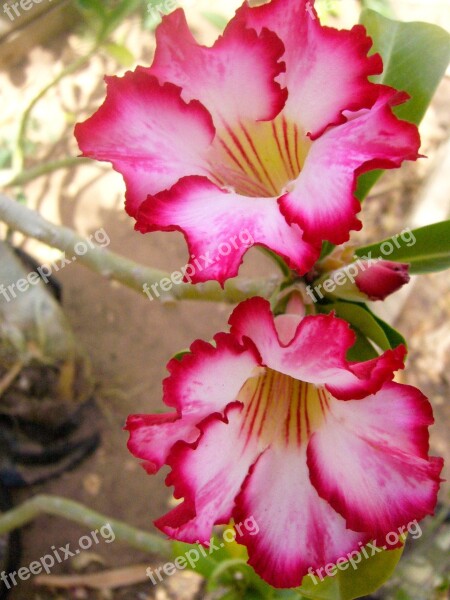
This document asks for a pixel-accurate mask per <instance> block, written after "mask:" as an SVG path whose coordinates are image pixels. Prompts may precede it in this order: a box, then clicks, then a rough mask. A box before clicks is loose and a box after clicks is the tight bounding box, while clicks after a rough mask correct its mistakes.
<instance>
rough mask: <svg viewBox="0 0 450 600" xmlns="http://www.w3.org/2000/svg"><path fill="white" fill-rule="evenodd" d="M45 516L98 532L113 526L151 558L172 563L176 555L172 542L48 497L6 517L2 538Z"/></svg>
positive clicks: (25, 504)
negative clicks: (53, 516)
mask: <svg viewBox="0 0 450 600" xmlns="http://www.w3.org/2000/svg"><path fill="white" fill-rule="evenodd" d="M42 513H44V514H47V515H55V516H58V517H64V518H66V519H69V520H70V521H75V523H79V524H81V525H87V526H88V527H92V528H94V529H100V527H103V526H104V525H106V524H108V523H109V524H110V525H111V529H112V530H113V532H114V534H115V537H116V539H118V540H120V541H122V542H126V543H127V544H129V545H130V546H132V547H133V548H136V549H137V550H141V551H143V552H148V553H151V554H158V555H159V556H161V557H163V558H169V559H170V558H171V557H172V555H173V549H172V542H170V541H169V540H165V539H163V538H162V537H159V536H158V535H155V534H153V533H149V532H144V531H140V530H139V529H136V528H135V527H132V526H131V525H127V524H126V523H124V522H123V521H118V520H117V519H110V518H109V517H106V516H105V515H102V514H100V513H98V512H96V511H94V510H91V509H90V508H87V507H86V506H83V505H82V504H79V503H78V502H74V501H73V500H68V499H67V498H60V497H58V496H49V495H44V494H39V495H37V496H35V497H34V498H31V499H30V500H26V501H25V502H23V503H22V504H21V505H20V506H17V507H16V508H13V509H12V510H9V511H8V512H6V513H4V514H2V515H1V516H0V535H2V534H5V533H7V532H9V531H12V530H13V529H17V528H18V527H22V526H23V525H25V524H26V523H29V522H30V521H32V520H34V519H35V518H36V517H38V516H39V515H40V514H42Z"/></svg>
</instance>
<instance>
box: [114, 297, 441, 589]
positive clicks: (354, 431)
mask: <svg viewBox="0 0 450 600" xmlns="http://www.w3.org/2000/svg"><path fill="white" fill-rule="evenodd" d="M230 324H231V331H230V333H219V334H217V335H216V336H215V338H214V344H209V343H206V342H203V341H196V342H194V344H193V345H192V346H191V352H190V353H188V354H186V355H184V357H183V358H182V359H181V360H180V361H178V360H175V359H173V360H172V361H171V362H170V363H169V365H168V369H169V371H170V376H169V377H168V378H167V379H166V380H165V381H164V401H165V403H166V404H167V405H168V406H170V407H172V408H173V409H174V410H173V412H171V413H168V414H164V415H133V416H130V417H129V418H128V421H127V425H126V429H128V431H129V432H130V439H129V443H128V447H129V449H130V451H131V452H132V453H133V454H135V455H136V456H137V457H139V458H141V459H143V461H144V466H145V467H146V469H147V471H148V472H149V473H154V472H156V471H157V470H158V469H159V468H160V467H162V466H163V465H169V466H170V467H171V473H170V474H169V476H168V478H167V484H168V485H173V486H174V488H175V491H174V495H175V497H176V498H182V499H183V501H182V502H181V503H180V504H179V505H178V506H177V507H176V508H174V509H173V510H171V511H170V512H169V513H168V514H166V515H165V516H163V517H162V518H160V519H158V520H157V521H156V525H157V526H158V527H159V528H160V529H161V530H162V531H164V532H165V533H166V534H167V535H168V536H169V537H171V538H175V539H178V540H182V541H185V542H189V543H195V542H197V541H198V540H199V541H200V542H202V543H207V542H208V541H209V540H210V536H211V529H212V527H213V526H214V525H218V524H227V523H229V522H230V520H231V519H234V520H235V522H242V521H243V520H244V519H246V518H250V517H253V519H254V520H255V521H256V523H257V524H258V527H259V533H258V534H257V535H250V534H249V533H247V532H245V531H242V532H237V541H238V542H239V543H241V544H244V545H245V546H246V547H247V549H248V553H249V564H251V565H252V566H253V567H254V569H255V570H256V572H257V573H258V574H259V575H260V576H261V577H263V578H264V579H265V580H266V581H267V582H269V583H270V584H272V585H273V586H276V587H294V586H298V585H300V584H301V581H302V578H303V576H304V575H305V574H306V573H307V572H308V569H309V568H312V569H314V570H316V569H318V568H320V567H323V566H324V565H326V564H328V563H335V562H336V560H337V559H338V558H339V557H341V556H345V555H346V554H347V553H349V552H351V551H353V550H358V549H359V548H360V544H361V543H362V544H365V543H368V542H369V541H371V540H373V539H378V540H381V539H383V538H384V537H385V536H386V534H387V533H389V532H391V531H397V530H398V528H399V527H401V526H404V525H406V524H408V523H409V522H410V521H412V520H414V519H421V518H423V517H424V516H425V515H428V514H432V513H433V510H434V506H435V503H436V495H437V490H438V487H439V481H440V479H439V474H440V471H441V468H442V460H441V459H440V458H433V457H431V458H430V457H429V456H428V426H429V425H430V424H431V423H432V422H433V417H432V411H431V407H430V404H429V402H428V400H427V399H426V398H425V396H423V394H421V392H420V391H419V390H417V389H415V388H413V387H411V386H407V385H401V384H398V383H393V382H392V378H393V373H394V371H395V370H397V369H399V368H402V367H403V358H404V354H405V349H404V348H403V347H398V348H396V349H394V350H389V351H387V352H385V353H384V354H383V355H381V356H379V357H378V358H376V359H373V360H370V361H367V362H362V363H354V362H349V361H347V360H346V353H347V351H348V349H349V348H350V347H351V346H352V345H353V343H354V341H355V336H354V334H353V332H352V331H351V329H350V327H349V326H348V324H347V323H345V321H342V320H341V319H338V318H336V317H335V316H333V315H331V316H330V315H328V316H325V315H317V316H306V317H303V318H302V316H300V315H298V314H286V315H281V316H278V317H276V318H275V319H274V317H273V315H272V313H271V311H270V305H269V303H268V302H267V301H266V300H263V299H262V298H252V299H251V300H248V301H246V302H244V303H242V304H240V305H239V306H238V307H237V308H236V309H235V311H234V312H233V314H232V316H231V318H230Z"/></svg>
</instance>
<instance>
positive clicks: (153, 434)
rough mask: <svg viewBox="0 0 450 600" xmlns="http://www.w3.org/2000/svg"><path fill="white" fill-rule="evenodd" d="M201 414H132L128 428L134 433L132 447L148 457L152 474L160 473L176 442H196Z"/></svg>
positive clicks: (129, 446) (132, 450) (147, 462)
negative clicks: (181, 416) (182, 416)
mask: <svg viewBox="0 0 450 600" xmlns="http://www.w3.org/2000/svg"><path fill="white" fill-rule="evenodd" d="M199 420H201V419H200V418H199V415H195V414H192V415H188V416H186V417H184V418H182V419H181V418H180V415H179V414H178V413H169V414H162V415H130V416H129V417H128V419H127V422H126V425H125V428H124V429H126V430H127V431H129V432H130V437H129V439H128V444H127V446H128V450H129V451H130V452H131V453H132V454H134V456H136V457H137V458H140V459H142V460H144V461H145V462H144V464H143V466H144V467H145V470H146V471H147V473H149V474H153V473H156V472H157V471H158V470H159V469H160V468H161V467H162V466H163V465H164V464H165V462H166V460H167V456H168V454H169V452H170V451H171V449H172V447H173V446H174V444H176V443H177V442H178V441H180V440H185V441H186V442H195V440H196V439H197V438H198V437H199V435H200V431H199V429H198V428H197V427H196V425H197V424H198V423H199Z"/></svg>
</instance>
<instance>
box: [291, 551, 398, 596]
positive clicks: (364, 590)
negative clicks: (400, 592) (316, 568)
mask: <svg viewBox="0 0 450 600" xmlns="http://www.w3.org/2000/svg"><path fill="white" fill-rule="evenodd" d="M403 548H404V546H402V547H401V548H398V549H396V550H383V551H382V552H379V553H377V554H375V556H371V551H370V550H368V551H367V553H368V558H366V557H365V556H364V555H363V554H362V553H361V554H360V557H361V562H359V563H356V558H355V568H353V565H352V564H351V563H349V562H348V563H344V564H342V565H341V568H343V567H345V565H348V568H346V570H344V571H342V570H337V573H336V575H335V576H334V577H324V578H323V581H321V580H320V577H319V576H318V575H317V574H316V575H314V580H313V578H312V576H311V575H307V576H306V577H305V578H304V579H303V585H302V586H301V587H300V588H298V591H299V592H301V594H303V596H304V597H305V598H308V599H309V600H354V599H355V598H362V597H363V596H366V595H369V594H371V593H373V592H375V591H376V590H377V589H379V588H380V587H381V586H382V585H383V583H384V582H385V581H387V580H388V579H389V578H390V577H391V576H392V574H393V572H394V570H395V567H396V566H397V563H398V561H399V560H400V558H401V555H402V553H403ZM323 575H325V573H323Z"/></svg>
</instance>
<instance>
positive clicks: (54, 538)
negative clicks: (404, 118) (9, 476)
mask: <svg viewBox="0 0 450 600" xmlns="http://www.w3.org/2000/svg"><path fill="white" fill-rule="evenodd" d="M237 4H238V3H237V2H221V3H216V4H215V7H214V8H215V10H216V9H217V12H221V13H228V15H230V14H231V13H232V12H233V5H234V6H237ZM204 6H206V8H210V4H208V3H207V2H205V3H204ZM345 7H346V9H348V7H349V4H345ZM188 8H189V7H188ZM344 12H345V11H344ZM348 12H349V13H350V12H351V10H348ZM429 16H430V18H431V14H430V15H429ZM189 17H190V20H191V23H192V24H193V26H194V27H195V29H196V30H197V32H198V33H199V34H201V38H202V39H203V41H205V42H211V41H212V39H213V37H214V35H215V33H216V32H215V30H214V28H213V26H212V25H210V24H209V23H208V22H207V21H206V20H205V19H204V18H202V17H201V16H199V10H198V5H197V8H196V10H194V9H193V8H192V9H191V10H190V12H189ZM347 18H349V17H347ZM118 37H119V38H121V40H122V41H123V42H125V43H126V44H127V46H128V47H129V48H130V49H131V50H132V52H133V53H134V54H135V56H136V57H140V61H139V62H141V63H144V64H146V63H148V62H150V59H151V54H152V49H153V39H152V36H151V34H150V33H146V34H143V33H142V31H141V28H140V26H139V22H137V21H136V20H134V21H131V22H129V23H127V24H126V25H124V26H123V27H122V28H121V30H120V31H119V33H118ZM87 44H88V40H86V39H83V40H80V38H79V37H78V36H76V35H72V34H71V35H70V36H64V37H61V38H60V39H55V40H52V41H51V43H50V44H49V46H48V47H47V48H36V49H35V50H34V51H33V52H32V53H31V55H30V56H29V58H28V60H27V61H26V62H25V63H23V64H22V65H19V66H17V67H16V68H15V69H14V71H12V72H9V73H3V74H1V76H0V77H1V78H0V89H1V93H2V95H3V96H4V98H3V100H4V101H3V102H2V105H3V106H4V107H5V108H4V112H3V114H2V118H1V121H2V131H3V132H4V133H5V132H6V133H8V132H9V131H10V129H12V127H13V125H14V123H15V121H16V118H17V113H18V111H19V110H20V109H21V107H23V106H25V105H26V103H27V102H28V101H29V99H30V97H32V95H33V93H35V91H36V89H39V87H40V86H41V85H42V83H43V82H44V81H47V79H48V78H49V77H51V74H55V73H57V72H58V70H59V69H60V68H61V66H62V65H64V64H67V63H68V62H69V61H70V60H71V58H73V56H74V55H75V54H76V53H78V52H79V51H80V49H82V48H84V47H86V46H87ZM120 72H123V69H120V68H118V67H117V64H116V63H115V62H114V61H113V60H112V59H111V58H108V57H107V56H105V55H104V54H102V55H101V56H97V57H95V58H94V59H93V60H92V61H91V63H90V64H89V66H88V67H87V68H85V69H83V70H82V71H81V72H80V73H77V74H76V75H75V76H72V77H70V78H69V79H67V80H65V82H64V83H63V84H62V85H60V86H58V88H57V89H56V90H55V91H54V92H51V93H50V94H49V95H48V97H47V98H46V99H45V100H44V101H42V102H41V103H40V104H39V105H38V107H37V109H36V113H35V121H36V124H37V125H36V129H35V131H34V132H33V137H34V138H35V141H36V143H37V144H38V146H37V151H36V152H37V154H36V159H37V160H39V159H40V158H42V157H43V156H44V155H48V156H51V157H55V158H56V157H61V156H65V155H67V154H69V155H74V154H76V153H77V149H76V146H75V144H74V141H73V139H72V136H71V129H72V125H73V122H74V121H75V120H79V119H80V118H82V117H83V115H87V114H90V113H91V112H92V110H93V109H94V108H95V107H96V106H97V105H98V103H99V99H101V98H102V96H103V83H102V81H101V80H102V77H103V74H104V73H120ZM449 93H450V81H449V79H448V78H447V79H446V80H445V81H444V82H443V83H442V85H441V87H440V89H439V93H438V95H437V98H436V100H435V101H434V103H433V109H432V111H431V112H430V114H429V115H428V116H427V121H426V127H425V129H424V131H423V134H424V142H425V144H427V153H428V155H429V156H430V159H429V161H428V163H427V164H424V163H425V161H422V162H421V164H419V165H408V166H407V168H406V169H405V170H402V171H401V172H398V173H395V174H389V175H388V176H386V177H385V178H383V180H382V181H381V182H380V184H379V185H378V187H377V188H376V190H374V198H373V199H372V200H370V201H368V202H367V204H366V205H365V207H364V212H363V215H364V217H363V219H364V220H365V223H366V224H367V226H366V229H365V231H364V236H365V239H367V241H370V240H375V239H377V238H380V236H383V237H387V236H388V235H389V234H390V233H391V232H392V233H396V232H398V231H400V230H402V229H403V228H404V227H405V226H406V225H407V223H408V216H409V215H410V214H411V213H412V210H413V208H414V206H415V201H416V198H417V197H418V195H419V191H420V189H421V186H422V185H423V182H424V181H425V180H426V177H427V175H428V173H429V165H430V164H431V162H432V158H433V156H434V155H435V153H436V151H437V148H438V147H439V145H440V144H441V143H442V142H443V141H444V140H445V139H447V138H448V136H449V135H450V112H449V106H448V97H449ZM5 99H6V100H5ZM61 140H62V141H61ZM123 191H124V187H123V183H122V180H121V177H120V176H119V175H117V174H116V173H113V172H110V171H109V169H107V170H105V169H100V168H98V166H96V165H93V166H88V167H83V168H81V169H78V170H71V171H66V172H58V173H56V174H54V175H52V176H50V177H45V178H41V179H39V180H37V181H35V182H34V183H33V184H30V185H29V186H27V187H26V189H25V192H26V196H27V200H28V202H29V205H30V206H33V207H36V208H39V209H40V210H41V212H42V214H44V216H46V217H47V218H49V219H50V220H52V221H54V222H60V223H63V224H64V225H67V226H70V227H73V228H75V229H76V230H77V231H79V232H80V233H81V234H82V235H86V236H87V235H89V234H91V233H94V232H95V231H96V230H97V229H99V228H100V227H103V228H104V229H105V231H106V232H107V234H108V236H109V238H110V241H111V243H110V246H109V247H110V249H111V250H113V251H115V252H119V253H121V254H123V255H124V256H126V257H128V258H131V259H133V260H135V261H137V262H139V263H144V264H148V265H152V266H157V267H158V268H161V269H166V270H168V271H173V270H178V269H179V268H180V267H181V266H182V265H183V264H185V261H186V250H185V244H184V241H183V239H182V237H181V236H180V235H178V234H152V235H146V236H142V235H140V234H138V233H136V232H134V231H133V222H132V220H131V219H130V218H128V217H127V216H126V215H125V213H124V211H123V209H122V202H123ZM394 201H395V202H396V203H394ZM25 247H26V248H27V249H28V250H30V251H32V252H33V253H34V254H35V255H36V256H38V257H39V260H41V261H43V262H46V261H48V260H51V259H52V258H54V257H55V256H57V254H55V253H54V252H53V251H51V252H49V251H48V249H46V248H44V247H43V246H41V245H40V244H37V243H34V242H32V243H30V242H28V243H27V244H25ZM271 270H272V265H271V264H269V263H268V262H267V261H266V260H265V259H264V258H263V257H262V256H261V255H260V254H259V253H258V252H256V251H251V252H250V253H249V255H248V257H247V259H246V261H245V265H244V272H246V273H251V274H264V273H267V272H271ZM59 278H60V281H61V283H62V285H63V292H64V307H65V310H66V313H67V316H68V318H69V320H70V322H71V324H72V326H73V329H74V331H75V333H76V335H77V336H78V339H79V340H80V343H81V344H82V345H83V346H84V347H85V348H86V350H87V352H88V353H89V356H90V357H91V359H92V363H93V370H94V373H95V377H96V379H97V382H98V385H97V391H96V399H97V401H98V404H99V406H100V408H101V412H102V418H101V420H100V423H99V426H100V428H101V430H102V432H103V443H102V446H101V448H100V449H99V450H98V451H97V452H96V453H95V455H94V456H92V457H91V458H89V459H88V460H87V461H86V462H85V463H84V464H83V465H81V466H80V467H78V468H77V469H76V470H75V471H73V472H71V473H66V474H65V475H63V476H62V477H60V478H59V479H58V480H55V481H52V482H51V483H48V484H46V485H45V486H36V487H35V488H34V489H32V490H26V491H22V492H20V493H17V495H16V500H17V501H20V500H21V499H24V498H26V497H28V496H30V495H33V494H36V493H39V492H45V493H51V494H58V495H63V496H66V497H68V498H73V499H76V500H78V501H80V502H82V503H84V504H86V505H87V506H89V507H91V508H93V509H95V510H98V511H100V512H102V513H104V514H105V515H109V516H113V517H115V518H118V519H123V520H126V521H127V522H128V523H130V524H132V525H135V526H137V527H142V528H145V529H149V530H151V529H152V527H153V526H152V520H153V519H155V518H156V517H158V516H160V515H161V514H162V513H164V512H166V511H167V509H168V507H169V506H170V491H169V490H168V489H167V488H165V486H164V477H165V473H164V472H163V473H161V474H158V475H157V476H153V477H149V476H146V475H145V473H144V472H143V471H142V470H141V468H140V467H139V465H138V462H137V461H136V460H135V459H134V458H132V457H131V456H130V454H129V453H128V451H127V449H126V439H127V435H126V434H125V432H123V431H122V426H123V424H124V421H125V419H126V417H127V415H128V414H130V413H137V412H154V411H158V410H161V408H162V405H161V380H162V379H163V377H164V376H165V364H166V362H167V361H168V360H169V358H170V357H171V356H172V355H173V354H174V353H175V352H176V351H178V350H179V349H181V348H185V347H187V346H189V344H190V343H191V342H192V341H193V340H194V339H196V338H203V339H210V338H211V337H212V336H213V334H214V333H216V332H217V331H220V330H223V329H225V328H226V323H227V319H228V316H229V312H230V307H228V306H224V305H212V304H207V303H199V302H186V303H184V304H178V305H176V306H175V305H164V306H163V305H161V304H159V303H157V302H156V301H153V302H150V301H149V300H148V299H147V297H146V296H144V295H143V294H142V295H139V294H137V293H136V292H133V291H130V290H128V289H125V288H123V287H120V286H118V285H116V284H111V283H109V282H108V281H105V280H103V279H101V278H100V277H99V276H97V275H95V274H93V273H91V272H90V271H88V270H87V269H85V268H83V267H82V266H81V265H79V264H72V265H70V266H67V268H66V269H65V270H63V271H61V272H60V276H59ZM449 312H450V282H449V278H448V276H445V275H444V276H442V275H433V276H429V277H427V278H426V279H424V280H423V282H422V284H421V285H420V286H418V287H416V288H415V289H414V293H413V294H412V295H411V296H410V298H409V300H408V303H407V304H406V306H405V307H404V309H403V311H402V314H401V316H400V318H399V319H398V323H397V325H398V327H399V329H400V330H401V331H402V332H403V333H404V334H405V335H407V337H408V338H409V340H410V359H409V365H408V370H407V373H406V375H405V381H408V382H410V383H413V384H417V385H420V386H421V387H422V389H423V390H424V391H425V392H426V393H427V394H428V395H429V397H430V398H431V400H432V402H433V405H434V407H435V411H436V415H437V417H438V421H439V422H438V425H437V426H436V427H435V428H434V430H433V433H432V440H431V445H432V449H433V451H434V452H436V453H439V454H443V453H444V454H446V455H447V456H450V449H449V446H448V441H447V436H446V431H447V429H446V428H447V427H448V423H449V422H450V413H449V408H448V402H447V405H445V401H447V400H448V389H449V378H448V377H449V376H448V373H449V372H450V370H449V367H450V365H449V355H450V353H449V346H450V329H449V325H448V313H449ZM87 533H89V532H88V531H87V530H86V529H85V528H82V527H80V526H77V525H75V524H72V523H69V522H67V521H64V520H62V519H58V518H52V517H46V516H42V517H40V518H39V519H38V520H36V521H35V522H34V523H33V524H31V525H30V526H28V527H26V528H25V530H24V554H23V558H22V565H28V564H29V563H30V562H31V561H33V560H36V558H37V557H40V556H42V555H44V554H46V553H47V552H48V551H49V549H50V547H51V546H52V545H55V546H57V547H58V546H64V545H65V544H67V543H68V542H73V543H74V544H76V543H77V541H78V539H79V537H80V536H81V535H85V534H87ZM92 550H93V551H94V552H95V553H96V554H98V555H100V556H101V557H102V558H103V560H104V564H105V566H107V567H114V566H124V565H132V564H135V563H146V564H148V565H149V566H155V565H157V558H156V557H151V556H147V555H143V554H140V553H138V552H136V551H134V550H132V549H130V548H129V547H127V546H125V545H123V544H121V543H119V542H115V543H113V544H108V545H106V544H101V543H100V544H99V545H98V546H95V548H93V549H92ZM70 572H74V565H73V564H72V563H71V562H70V561H68V562H67V563H63V564H62V565H61V566H60V567H58V568H57V569H56V568H55V570H54V573H70ZM180 577H181V579H180V578H178V577H177V578H172V579H171V580H168V582H167V585H161V586H158V588H157V589H156V588H153V587H152V586H151V585H150V584H148V583H146V584H143V585H141V586H135V587H133V588H129V589H123V590H120V591H117V592H114V594H112V595H111V596H109V597H111V598H114V599H122V598H123V599H129V600H131V599H136V600H145V599H146V598H157V599H158V600H164V598H176V599H177V600H183V598H186V599H189V598H192V597H193V593H194V592H195V591H196V589H197V587H198V581H197V580H196V578H195V576H189V575H187V576H184V575H182V576H180ZM83 597H85V596H83V595H82V594H81V592H79V591H77V592H76V594H75V592H74V593H70V595H69V592H65V593H63V594H60V595H59V596H58V595H57V594H56V593H53V592H50V591H48V590H44V589H41V590H37V589H36V588H35V587H34V586H33V585H32V584H31V583H28V582H27V583H24V584H21V585H20V586H19V587H17V588H16V589H15V591H14V593H13V595H12V598H13V600H23V599H24V598H27V599H30V600H31V599H34V600H37V599H38V598H39V599H42V600H45V599H47V598H74V599H75V598H83ZM86 597H89V598H99V597H100V596H98V595H95V594H92V595H89V596H86Z"/></svg>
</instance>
